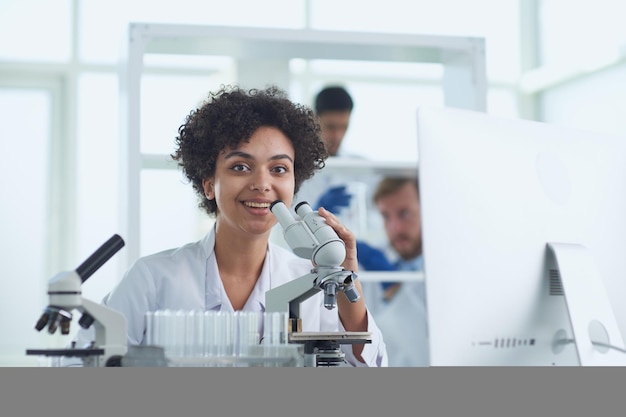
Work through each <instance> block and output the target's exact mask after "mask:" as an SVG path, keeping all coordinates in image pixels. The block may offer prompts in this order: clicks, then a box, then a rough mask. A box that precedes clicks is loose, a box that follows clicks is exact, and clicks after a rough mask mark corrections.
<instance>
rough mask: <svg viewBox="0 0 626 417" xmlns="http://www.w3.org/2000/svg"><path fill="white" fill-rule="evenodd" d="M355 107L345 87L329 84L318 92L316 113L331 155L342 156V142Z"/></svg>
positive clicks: (325, 143) (323, 139)
mask: <svg viewBox="0 0 626 417" xmlns="http://www.w3.org/2000/svg"><path fill="white" fill-rule="evenodd" d="M353 108H354V102H353V100H352V97H351V96H350V93H348V91H347V90H346V89H345V88H344V87H341V86H328V87H325V88H323V89H322V90H321V91H320V92H319V93H317V96H316V97H315V113H316V114H317V117H318V120H319V124H320V128H321V129H322V141H324V145H325V146H326V150H327V151H328V155H329V156H342V153H343V152H342V149H341V143H342V142H343V138H344V137H345V136H346V132H347V131H348V126H350V116H351V115H352V109H353Z"/></svg>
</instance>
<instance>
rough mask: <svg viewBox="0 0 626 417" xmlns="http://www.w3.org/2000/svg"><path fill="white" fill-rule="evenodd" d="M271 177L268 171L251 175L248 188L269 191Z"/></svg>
mask: <svg viewBox="0 0 626 417" xmlns="http://www.w3.org/2000/svg"><path fill="white" fill-rule="evenodd" d="M271 188H272V187H271V178H270V175H269V173H263V172H259V173H257V174H256V175H254V176H253V177H252V182H251V183H250V190H252V191H254V190H257V191H261V192H265V191H269V190H270V189H271Z"/></svg>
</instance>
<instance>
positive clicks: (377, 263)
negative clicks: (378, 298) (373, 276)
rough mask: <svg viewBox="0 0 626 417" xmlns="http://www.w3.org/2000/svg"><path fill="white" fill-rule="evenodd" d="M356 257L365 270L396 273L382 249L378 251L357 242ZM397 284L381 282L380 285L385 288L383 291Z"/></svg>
mask: <svg viewBox="0 0 626 417" xmlns="http://www.w3.org/2000/svg"><path fill="white" fill-rule="evenodd" d="M356 256H357V260H358V261H359V264H360V265H361V266H362V267H363V268H364V269H365V270H369V271H395V270H396V267H395V266H394V265H393V264H392V263H391V262H389V260H388V259H387V257H386V256H385V254H384V252H383V251H381V250H380V249H376V248H374V247H372V246H370V245H368V244H367V243H365V242H361V241H358V240H357V241H356ZM394 284H396V283H395V282H386V281H384V282H381V283H380V285H381V286H382V288H383V291H384V290H386V289H387V288H389V287H391V286H392V285H394Z"/></svg>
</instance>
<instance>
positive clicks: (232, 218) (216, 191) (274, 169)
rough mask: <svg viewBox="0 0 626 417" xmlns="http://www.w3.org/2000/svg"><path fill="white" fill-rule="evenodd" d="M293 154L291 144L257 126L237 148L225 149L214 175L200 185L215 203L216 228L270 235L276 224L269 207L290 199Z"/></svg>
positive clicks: (273, 130) (288, 202) (278, 133)
mask: <svg viewBox="0 0 626 417" xmlns="http://www.w3.org/2000/svg"><path fill="white" fill-rule="evenodd" d="M294 159H295V152H294V148H293V145H292V143H291V141H290V140H289V139H288V138H287V137H286V136H285V135H284V134H283V133H282V132H281V131H280V130H278V129H276V128H274V127H266V126H264V127H260V128H259V129H257V130H256V132H254V134H253V135H252V136H251V137H250V141H249V142H244V141H242V142H241V143H240V144H239V146H238V147H237V148H236V149H230V148H227V149H224V150H223V151H222V152H221V153H220V156H219V158H218V160H217V162H216V166H215V175H214V176H213V177H211V178H207V179H205V180H204V181H203V182H202V185H203V188H204V192H205V195H206V196H207V197H208V198H209V199H215V202H216V203H217V207H218V209H217V220H216V221H217V227H218V228H220V229H230V230H232V231H234V232H236V233H241V232H243V233H248V234H269V232H270V229H271V228H272V226H274V225H275V224H276V223H277V219H276V217H275V216H274V215H273V214H272V213H271V212H270V209H269V207H270V204H271V203H272V202H273V201H275V200H282V201H283V202H284V203H285V204H286V205H287V207H289V206H291V202H292V200H293V194H294V187H295V176H294Z"/></svg>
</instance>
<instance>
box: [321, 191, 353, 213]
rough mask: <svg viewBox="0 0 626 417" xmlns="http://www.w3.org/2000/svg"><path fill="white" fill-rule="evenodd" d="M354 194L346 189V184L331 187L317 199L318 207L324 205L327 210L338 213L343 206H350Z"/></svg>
mask: <svg viewBox="0 0 626 417" xmlns="http://www.w3.org/2000/svg"><path fill="white" fill-rule="evenodd" d="M351 198H352V195H351V194H349V193H348V192H347V191H346V186H345V185H340V186H338V187H332V188H329V189H328V190H327V191H326V192H325V193H324V194H322V196H321V197H320V198H319V200H317V205H316V209H318V208H320V207H324V208H325V209H326V210H328V211H330V212H332V213H334V214H337V213H338V212H339V210H340V209H341V208H342V207H348V205H349V204H350V199H351Z"/></svg>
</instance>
